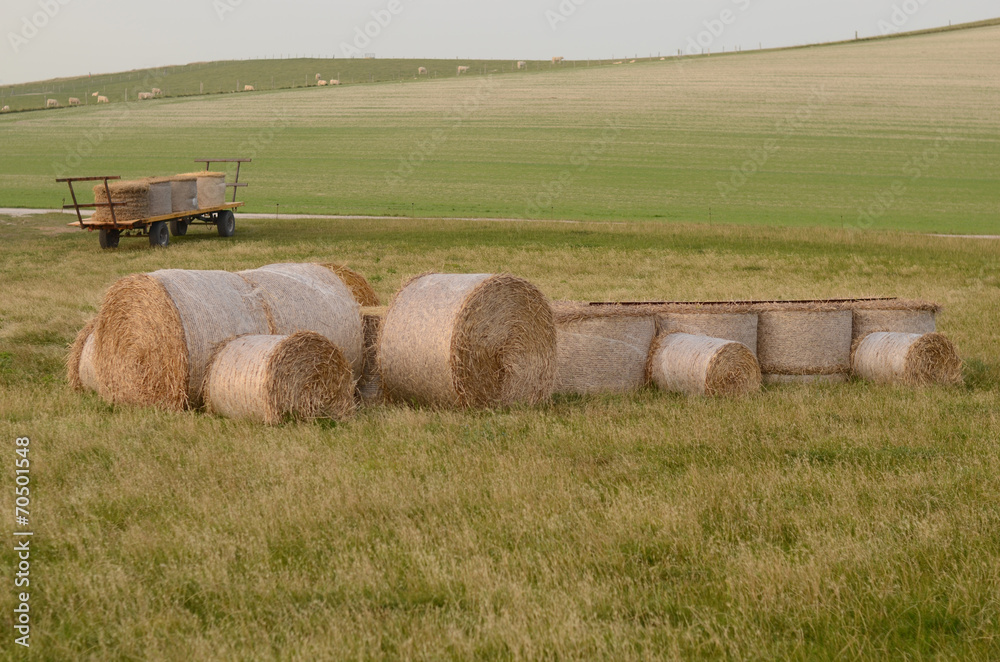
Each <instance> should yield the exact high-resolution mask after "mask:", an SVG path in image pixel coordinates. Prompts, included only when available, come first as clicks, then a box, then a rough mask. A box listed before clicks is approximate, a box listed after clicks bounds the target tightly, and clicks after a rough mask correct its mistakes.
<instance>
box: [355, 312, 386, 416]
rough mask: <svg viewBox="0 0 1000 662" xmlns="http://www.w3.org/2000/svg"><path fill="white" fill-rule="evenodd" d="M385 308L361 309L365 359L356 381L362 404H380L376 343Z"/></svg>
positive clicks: (381, 397)
mask: <svg viewBox="0 0 1000 662" xmlns="http://www.w3.org/2000/svg"><path fill="white" fill-rule="evenodd" d="M385 311H386V309H385V308H374V307H373V308H363V309H362V310H361V316H362V319H363V320H364V327H365V359H364V365H363V367H362V370H361V379H359V380H358V388H357V390H358V396H359V397H360V398H361V401H362V402H365V403H367V404H377V403H379V402H382V400H383V394H382V375H381V373H379V368H378V341H379V336H380V335H381V333H382V322H383V320H385Z"/></svg>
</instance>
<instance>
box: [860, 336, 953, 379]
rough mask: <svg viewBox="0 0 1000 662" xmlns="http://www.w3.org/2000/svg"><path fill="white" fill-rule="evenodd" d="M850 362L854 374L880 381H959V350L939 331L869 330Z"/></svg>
mask: <svg viewBox="0 0 1000 662" xmlns="http://www.w3.org/2000/svg"><path fill="white" fill-rule="evenodd" d="M851 362H852V364H853V369H854V374H855V375H857V376H858V377H860V378H862V379H868V380H871V381H874V382H878V383H881V384H905V385H908V386H924V385H927V384H947V385H957V384H961V383H962V360H961V359H960V358H959V356H958V350H956V349H955V345H953V344H952V342H951V341H950V340H948V339H947V338H945V337H944V336H943V335H941V334H940V333H925V334H919V333H885V332H875V333H870V334H868V335H867V336H865V337H864V338H862V339H860V340H859V341H858V343H857V345H856V347H855V348H854V352H853V356H852V357H851Z"/></svg>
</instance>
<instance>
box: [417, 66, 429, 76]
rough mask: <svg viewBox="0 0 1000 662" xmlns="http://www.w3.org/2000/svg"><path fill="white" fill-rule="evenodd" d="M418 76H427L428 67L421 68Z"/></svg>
mask: <svg viewBox="0 0 1000 662" xmlns="http://www.w3.org/2000/svg"><path fill="white" fill-rule="evenodd" d="M417 75H418V76H426V75H427V67H420V68H419V69H417Z"/></svg>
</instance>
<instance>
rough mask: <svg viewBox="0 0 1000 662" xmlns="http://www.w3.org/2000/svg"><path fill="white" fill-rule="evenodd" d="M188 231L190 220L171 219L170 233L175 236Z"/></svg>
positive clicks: (181, 235) (180, 235)
mask: <svg viewBox="0 0 1000 662" xmlns="http://www.w3.org/2000/svg"><path fill="white" fill-rule="evenodd" d="M187 233H188V221H187V220H176V221H170V234H172V235H174V236H175V237H183V236H184V235H186V234H187Z"/></svg>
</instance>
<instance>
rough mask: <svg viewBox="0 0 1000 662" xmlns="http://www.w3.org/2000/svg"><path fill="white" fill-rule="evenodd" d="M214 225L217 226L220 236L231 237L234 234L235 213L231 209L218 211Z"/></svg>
mask: <svg viewBox="0 0 1000 662" xmlns="http://www.w3.org/2000/svg"><path fill="white" fill-rule="evenodd" d="M215 225H216V227H218V228H219V236H220V237H232V236H233V235H234V234H236V215H235V214H234V213H233V212H232V210H231V209H226V210H224V211H220V212H219V218H218V220H216V222H215Z"/></svg>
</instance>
